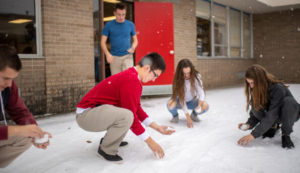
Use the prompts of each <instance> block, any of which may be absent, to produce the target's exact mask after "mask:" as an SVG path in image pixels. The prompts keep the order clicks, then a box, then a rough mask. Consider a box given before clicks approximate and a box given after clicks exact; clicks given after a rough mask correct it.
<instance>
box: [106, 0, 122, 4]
mask: <svg viewBox="0 0 300 173" xmlns="http://www.w3.org/2000/svg"><path fill="white" fill-rule="evenodd" d="M104 2H107V3H112V4H117V3H120V1H118V0H104Z"/></svg>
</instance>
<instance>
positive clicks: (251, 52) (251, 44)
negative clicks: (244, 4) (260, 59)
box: [250, 14, 253, 58]
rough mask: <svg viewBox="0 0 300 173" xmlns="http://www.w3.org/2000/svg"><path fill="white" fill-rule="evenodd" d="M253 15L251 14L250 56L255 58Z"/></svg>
mask: <svg viewBox="0 0 300 173" xmlns="http://www.w3.org/2000/svg"><path fill="white" fill-rule="evenodd" d="M252 20H253V16H252V14H250V58H253V21H252Z"/></svg>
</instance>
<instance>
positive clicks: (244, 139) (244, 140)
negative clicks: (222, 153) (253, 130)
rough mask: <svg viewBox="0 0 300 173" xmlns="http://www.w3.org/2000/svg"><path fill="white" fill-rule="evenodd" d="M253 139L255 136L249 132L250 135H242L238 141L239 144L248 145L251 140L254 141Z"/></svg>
mask: <svg viewBox="0 0 300 173" xmlns="http://www.w3.org/2000/svg"><path fill="white" fill-rule="evenodd" d="M253 140H254V137H253V136H252V135H251V134H249V135H247V136H244V137H242V138H241V139H240V140H239V141H238V144H239V145H243V146H246V145H248V143H249V142H251V141H253Z"/></svg>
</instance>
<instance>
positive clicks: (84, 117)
mask: <svg viewBox="0 0 300 173" xmlns="http://www.w3.org/2000/svg"><path fill="white" fill-rule="evenodd" d="M76 121H77V123H78V125H79V126H80V127H81V128H82V129H84V130H86V131H90V132H101V131H107V132H106V134H105V136H104V139H103V141H102V143H101V146H100V147H101V149H102V150H103V151H104V152H105V153H106V154H110V155H115V154H117V153H118V149H119V145H120V143H121V142H122V140H123V138H124V137H125V135H126V133H127V131H128V130H129V128H130V127H131V124H132V122H133V113H132V112H131V111H130V110H128V109H125V108H120V107H116V106H113V105H101V106H98V107H95V108H93V109H89V110H86V111H84V112H83V113H81V114H77V115H76Z"/></svg>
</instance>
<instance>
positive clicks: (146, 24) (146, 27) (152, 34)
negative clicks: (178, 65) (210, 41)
mask: <svg viewBox="0 0 300 173" xmlns="http://www.w3.org/2000/svg"><path fill="white" fill-rule="evenodd" d="M134 21H135V27H136V33H137V38H138V42H139V45H138V47H137V49H136V54H135V57H136V59H135V64H137V62H139V60H140V59H141V58H142V57H143V56H144V55H146V54H148V53H150V52H157V53H159V54H160V55H162V56H163V58H164V60H165V62H166V71H165V73H164V74H162V75H161V76H160V77H159V78H157V79H156V80H155V82H149V83H147V84H146V85H169V84H172V81H173V75H174V39H173V4H172V3H161V2H134Z"/></svg>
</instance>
